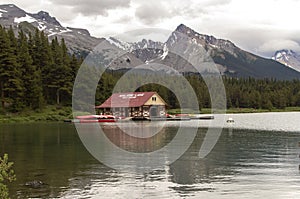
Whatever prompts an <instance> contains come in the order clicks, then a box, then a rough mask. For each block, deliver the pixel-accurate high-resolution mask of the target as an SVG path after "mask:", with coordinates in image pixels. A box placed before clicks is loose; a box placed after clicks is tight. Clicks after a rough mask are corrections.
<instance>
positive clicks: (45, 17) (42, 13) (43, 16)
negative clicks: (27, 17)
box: [31, 10, 61, 26]
mask: <svg viewBox="0 0 300 199" xmlns="http://www.w3.org/2000/svg"><path fill="white" fill-rule="evenodd" d="M31 16H32V17H34V18H36V19H40V20H42V21H46V22H48V23H51V24H54V25H56V26H61V25H60V23H59V22H58V21H57V20H56V18H55V17H52V16H51V15H50V14H49V13H48V12H46V11H43V10H41V11H39V12H38V13H36V14H31Z"/></svg>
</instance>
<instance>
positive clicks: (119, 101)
mask: <svg viewBox="0 0 300 199" xmlns="http://www.w3.org/2000/svg"><path fill="white" fill-rule="evenodd" d="M96 108H99V109H100V113H102V114H111V115H115V116H120V117H146V118H147V117H163V116H165V111H166V102H165V101H164V100H163V99H162V98H161V97H160V96H159V95H158V94H157V93H156V92H130V93H114V94H112V96H110V98H108V99H107V100H106V101H105V102H104V103H103V104H101V105H100V106H96Z"/></svg>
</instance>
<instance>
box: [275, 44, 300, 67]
mask: <svg viewBox="0 0 300 199" xmlns="http://www.w3.org/2000/svg"><path fill="white" fill-rule="evenodd" d="M272 59H273V60H276V61H278V62H280V63H282V64H284V65H286V66H288V67H290V68H293V69H295V70H297V71H299V72H300V54H298V53H297V52H294V51H293V50H286V49H283V50H279V51H276V52H275V54H274V56H273V57H272Z"/></svg>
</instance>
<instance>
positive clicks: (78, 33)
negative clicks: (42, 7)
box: [0, 4, 103, 55]
mask: <svg viewBox="0 0 300 199" xmlns="http://www.w3.org/2000/svg"><path fill="white" fill-rule="evenodd" d="M0 24H1V25H2V26H4V27H6V28H9V27H12V28H13V30H14V31H15V33H17V32H18V31H19V29H23V30H24V31H25V32H27V33H28V32H34V30H35V28H38V29H39V30H40V31H44V32H45V34H46V35H48V37H49V39H52V38H54V37H58V39H61V38H64V39H65V41H66V44H67V45H68V47H69V49H70V51H71V52H72V53H76V54H80V55H86V54H87V53H88V52H90V51H91V50H92V49H93V48H94V47H95V46H96V45H97V44H98V43H99V42H101V41H103V39H99V38H95V37H92V36H91V35H90V33H89V31H88V30H85V29H77V28H70V27H64V26H62V25H61V24H60V23H59V22H58V21H57V19H56V18H55V17H51V16H50V15H49V13H47V12H44V11H40V12H38V13H36V14H32V13H27V12H26V11H24V10H22V9H21V8H19V7H17V6H15V5H13V4H5V5H0Z"/></svg>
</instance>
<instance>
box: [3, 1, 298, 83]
mask: <svg viewBox="0 0 300 199" xmlns="http://www.w3.org/2000/svg"><path fill="white" fill-rule="evenodd" d="M0 24H1V25H2V26H4V27H7V28H9V27H10V26H11V27H12V28H13V29H14V31H15V32H16V33H17V32H18V30H20V29H22V30H23V31H24V32H26V33H28V32H33V31H34V30H35V28H38V29H39V30H41V31H44V32H45V34H46V35H48V37H49V39H52V38H54V37H58V39H61V38H64V40H65V42H66V44H67V46H68V48H69V49H70V51H71V53H75V54H77V55H80V56H86V55H87V54H88V53H89V52H90V51H91V50H92V49H93V48H94V47H95V46H97V45H98V44H99V43H100V42H103V41H106V42H108V44H109V45H113V46H115V47H116V49H120V50H125V51H127V53H126V54H125V55H124V56H123V57H120V58H118V60H108V61H110V62H107V63H111V69H113V70H119V69H130V68H132V67H135V66H138V65H141V64H149V63H159V64H163V65H167V66H170V67H172V68H174V69H176V70H177V71H178V72H182V73H186V72H197V71H196V70H195V69H194V68H193V67H192V66H191V65H190V63H188V62H187V61H186V60H184V59H183V58H182V57H180V56H178V55H176V54H174V53H172V52H173V50H174V49H179V50H181V51H182V52H186V53H188V52H192V51H193V49H187V48H186V46H180V43H182V41H184V39H186V38H188V39H189V42H190V43H196V44H200V45H202V46H203V48H204V49H205V50H206V51H207V52H208V54H209V55H210V57H211V58H212V60H213V61H214V62H215V63H216V65H217V67H218V69H219V70H220V73H221V74H222V75H227V76H231V77H254V78H276V79H295V78H297V79H299V78H300V73H299V72H298V71H296V70H294V69H300V65H299V68H297V67H298V66H297V67H295V65H296V64H295V63H297V64H298V63H300V62H298V61H299V60H300V59H299V60H298V58H299V57H298V56H294V57H293V56H290V57H289V58H286V59H285V60H283V61H284V62H282V63H284V64H286V65H293V66H294V68H291V67H286V66H285V65H284V64H281V63H279V62H277V61H275V60H272V59H265V58H262V57H260V56H257V55H254V54H251V53H249V52H247V51H244V50H242V49H240V48H239V47H237V46H236V45H235V44H234V43H232V42H231V41H229V40H224V39H217V38H215V37H213V36H209V35H204V34H200V33H198V32H196V31H194V30H192V29H191V28H189V27H187V26H185V25H183V24H181V25H179V26H178V27H177V28H176V30H174V31H173V32H172V33H171V35H170V36H169V38H168V39H167V41H165V42H157V41H151V40H145V39H143V40H141V41H139V42H134V43H128V42H124V41H120V40H118V39H116V38H111V37H110V38H107V39H103V38H95V37H92V36H91V35H90V33H89V32H88V30H85V29H78V28H70V27H64V26H62V25H61V23H60V22H59V21H57V19H56V18H55V17H52V16H50V15H49V13H47V12H44V11H40V12H38V13H36V14H32V13H27V12H26V11H24V10H22V9H20V8H18V7H17V6H15V5H13V4H6V5H0ZM194 50H195V49H194ZM112 53H114V52H113V51H112ZM287 54H288V53H287ZM187 55H188V54H187ZM275 57H278V58H279V55H278V56H275ZM291 57H292V58H293V59H292V58H291ZM204 58H205V57H203V59H204ZM282 59H283V58H282ZM287 59H288V60H289V61H290V62H287ZM291 60H294V61H293V62H292V63H291ZM145 67H146V66H145ZM201 67H202V66H201ZM149 69H150V68H149ZM151 70H157V71H160V70H162V68H160V66H158V67H157V68H153V67H152V68H151ZM201 70H202V72H205V73H206V72H207V73H209V72H210V70H211V68H209V67H206V68H205V66H203V67H202V68H201Z"/></svg>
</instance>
